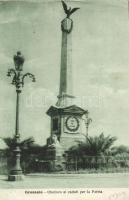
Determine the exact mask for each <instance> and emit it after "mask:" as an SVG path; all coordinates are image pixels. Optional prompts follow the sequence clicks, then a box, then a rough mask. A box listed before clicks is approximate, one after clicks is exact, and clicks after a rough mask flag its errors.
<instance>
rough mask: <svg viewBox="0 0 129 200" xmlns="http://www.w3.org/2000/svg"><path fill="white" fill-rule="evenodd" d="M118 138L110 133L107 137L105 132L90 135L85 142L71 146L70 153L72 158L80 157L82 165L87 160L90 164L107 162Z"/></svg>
mask: <svg viewBox="0 0 129 200" xmlns="http://www.w3.org/2000/svg"><path fill="white" fill-rule="evenodd" d="M116 139H117V138H116V137H111V136H110V135H108V136H106V137H105V136H104V134H103V133H101V134H100V135H99V136H94V137H92V136H89V137H87V140H86V141H85V142H81V143H78V145H77V146H74V147H72V148H70V149H69V152H68V153H69V156H70V157H71V158H72V157H76V156H77V157H79V159H81V160H82V163H83V164H82V165H85V162H87V163H88V164H89V165H90V164H91V163H92V164H91V166H93V165H94V164H95V163H98V162H99V163H105V162H108V158H109V156H111V147H112V145H113V144H114V142H115V141H116ZM106 159H107V160H106ZM86 160H87V161H86Z"/></svg>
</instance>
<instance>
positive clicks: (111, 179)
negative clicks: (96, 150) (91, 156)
mask: <svg viewBox="0 0 129 200" xmlns="http://www.w3.org/2000/svg"><path fill="white" fill-rule="evenodd" d="M77 187H78V188H95V187H96V188H128V187H129V173H117V174H116V173H112V174H62V175H61V174H30V175H26V176H25V177H24V180H23V181H19V182H9V181H7V176H2V175H1V176H0V189H2V188H4V189H7V188H14V189H15V188H20V189H22V188H23V189H24V188H77Z"/></svg>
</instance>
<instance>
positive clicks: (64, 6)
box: [61, 1, 68, 14]
mask: <svg viewBox="0 0 129 200" xmlns="http://www.w3.org/2000/svg"><path fill="white" fill-rule="evenodd" d="M61 2H62V5H63V8H64V11H65V13H66V14H67V11H68V9H67V5H66V3H65V2H64V1H61Z"/></svg>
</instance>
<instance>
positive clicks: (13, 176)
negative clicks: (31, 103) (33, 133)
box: [7, 51, 35, 181]
mask: <svg viewBox="0 0 129 200" xmlns="http://www.w3.org/2000/svg"><path fill="white" fill-rule="evenodd" d="M13 59H14V65H15V69H13V68H11V69H9V70H8V73H7V76H9V77H11V76H12V77H13V79H12V84H13V85H14V86H15V87H16V94H17V96H16V126H15V136H14V139H15V149H14V150H13V154H14V158H15V163H14V166H13V168H12V169H11V171H10V172H9V175H8V180H9V181H18V180H22V179H23V173H22V169H21V165H20V156H21V150H20V147H19V144H20V133H19V104H20V94H21V92H22V88H23V86H24V80H25V77H27V76H28V77H29V78H31V79H32V82H35V76H34V75H33V74H31V73H26V74H22V71H23V64H24V61H25V59H24V57H23V56H22V54H21V52H20V51H18V52H17V54H16V55H14V57H13Z"/></svg>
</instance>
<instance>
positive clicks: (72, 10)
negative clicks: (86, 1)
mask: <svg viewBox="0 0 129 200" xmlns="http://www.w3.org/2000/svg"><path fill="white" fill-rule="evenodd" d="M61 2H62V5H63V8H64V11H65V13H66V15H67V18H69V17H70V15H72V13H74V12H75V11H76V10H78V9H80V8H71V7H69V9H68V7H67V5H66V3H65V2H64V1H61Z"/></svg>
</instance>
